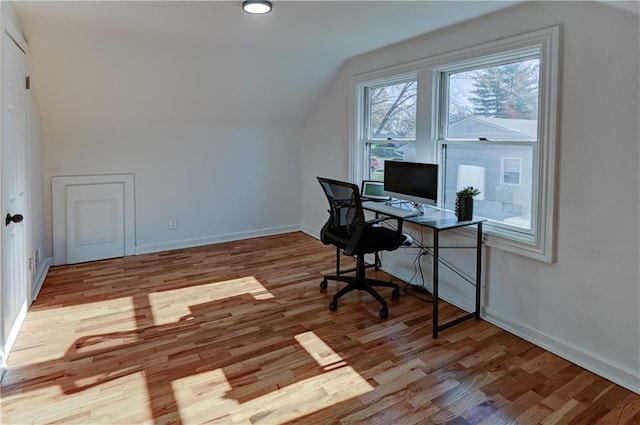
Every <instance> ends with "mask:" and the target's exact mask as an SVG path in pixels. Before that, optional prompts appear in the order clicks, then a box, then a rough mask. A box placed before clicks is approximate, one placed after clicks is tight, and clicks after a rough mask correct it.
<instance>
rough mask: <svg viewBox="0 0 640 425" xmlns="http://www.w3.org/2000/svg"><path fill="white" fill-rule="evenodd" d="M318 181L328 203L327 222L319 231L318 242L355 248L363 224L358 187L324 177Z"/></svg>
mask: <svg viewBox="0 0 640 425" xmlns="http://www.w3.org/2000/svg"><path fill="white" fill-rule="evenodd" d="M318 181H319V182H320V186H322V190H323V191H324V193H325V195H326V196H327V200H328V201H329V220H328V221H327V223H326V224H325V225H324V227H323V228H322V230H321V231H320V240H322V242H324V243H325V244H331V245H337V246H339V247H340V248H345V247H347V246H355V244H356V243H357V241H358V240H359V238H360V236H361V234H362V231H363V223H364V212H363V209H362V202H361V200H360V191H359V189H358V186H357V185H355V184H353V183H348V182H343V181H339V180H331V179H327V178H324V177H318Z"/></svg>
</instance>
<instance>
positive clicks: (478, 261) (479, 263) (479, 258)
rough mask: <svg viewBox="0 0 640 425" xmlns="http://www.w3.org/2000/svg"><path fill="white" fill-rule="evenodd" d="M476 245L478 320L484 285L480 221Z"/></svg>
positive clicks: (477, 318)
mask: <svg viewBox="0 0 640 425" xmlns="http://www.w3.org/2000/svg"><path fill="white" fill-rule="evenodd" d="M477 236H478V243H477V245H476V320H479V319H480V288H481V286H482V223H478V235H477Z"/></svg>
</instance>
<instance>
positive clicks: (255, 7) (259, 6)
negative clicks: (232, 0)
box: [242, 0, 271, 15]
mask: <svg viewBox="0 0 640 425" xmlns="http://www.w3.org/2000/svg"><path fill="white" fill-rule="evenodd" d="M242 10H244V11H245V12H247V13H252V14H254V15H262V14H265V13H269V12H271V2H270V1H266V0H247V1H243V2H242Z"/></svg>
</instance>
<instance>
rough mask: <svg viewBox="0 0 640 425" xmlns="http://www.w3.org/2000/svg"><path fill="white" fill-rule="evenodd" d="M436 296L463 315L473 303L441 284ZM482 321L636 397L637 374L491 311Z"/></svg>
mask: <svg viewBox="0 0 640 425" xmlns="http://www.w3.org/2000/svg"><path fill="white" fill-rule="evenodd" d="M382 270H384V271H386V272H387V273H389V274H391V275H392V276H395V277H397V278H399V279H402V280H404V281H405V282H408V281H409V279H411V275H412V274H413V273H407V271H406V270H401V269H399V268H394V267H389V266H385V264H384V263H383V264H382ZM427 283H428V285H427V288H426V289H427V290H429V291H431V289H432V283H431V282H427ZM439 296H440V298H441V299H443V300H445V301H446V302H448V303H450V304H453V305H455V306H456V307H458V308H460V309H462V310H465V311H470V310H469V308H468V307H465V306H470V305H471V306H473V303H474V300H473V299H471V298H469V297H466V296H464V295H463V294H461V293H460V292H458V291H456V290H455V289H452V288H449V287H448V285H443V284H442V283H441V284H440V287H439ZM471 308H473V307H471ZM482 318H483V319H484V320H486V321H487V322H489V323H492V324H494V325H496V326H497V327H499V328H501V329H504V330H505V331H507V332H510V333H512V334H514V335H517V336H519V337H520V338H522V339H524V340H526V341H529V342H531V343H532V344H535V345H537V346H539V347H542V348H544V349H545V350H547V351H550V352H552V353H554V354H556V355H558V356H560V357H562V358H564V359H566V360H568V361H570V362H572V363H575V364H577V365H578V366H581V367H583V368H585V369H587V370H589V371H591V372H593V373H595V374H596V375H600V376H602V377H604V378H606V379H609V380H610V381H612V382H615V383H616V384H618V385H620V386H622V387H624V388H626V389H628V390H630V391H633V392H635V393H638V394H640V371H633V370H631V369H629V368H627V367H625V366H623V365H620V364H617V363H615V362H612V361H611V360H608V359H605V358H603V357H601V356H599V355H597V354H595V353H589V352H587V351H585V350H584V349H581V348H580V347H576V346H574V345H571V344H568V343H566V342H564V341H561V340H559V339H557V338H556V337H554V336H551V335H548V334H546V333H544V332H541V331H539V330H536V329H533V328H531V327H529V326H527V325H525V324H522V323H519V322H517V321H515V320H513V319H510V318H507V317H506V316H503V315H501V314H500V313H498V312H496V311H495V310H493V309H490V308H483V311H482Z"/></svg>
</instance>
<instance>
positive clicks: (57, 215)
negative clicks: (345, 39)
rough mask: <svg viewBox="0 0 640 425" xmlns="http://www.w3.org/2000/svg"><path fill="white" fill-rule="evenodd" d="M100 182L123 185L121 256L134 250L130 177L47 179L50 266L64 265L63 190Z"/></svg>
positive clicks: (88, 176)
mask: <svg viewBox="0 0 640 425" xmlns="http://www.w3.org/2000/svg"><path fill="white" fill-rule="evenodd" d="M104 183H123V184H124V255H134V254H135V251H136V238H135V235H136V232H135V196H134V174H133V173H131V174H100V175H77V176H53V177H51V200H52V204H51V207H52V208H51V210H52V216H53V217H52V218H53V221H52V227H53V265H54V266H60V265H63V264H67V243H66V240H67V219H66V187H67V186H74V185H92V184H104Z"/></svg>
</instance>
